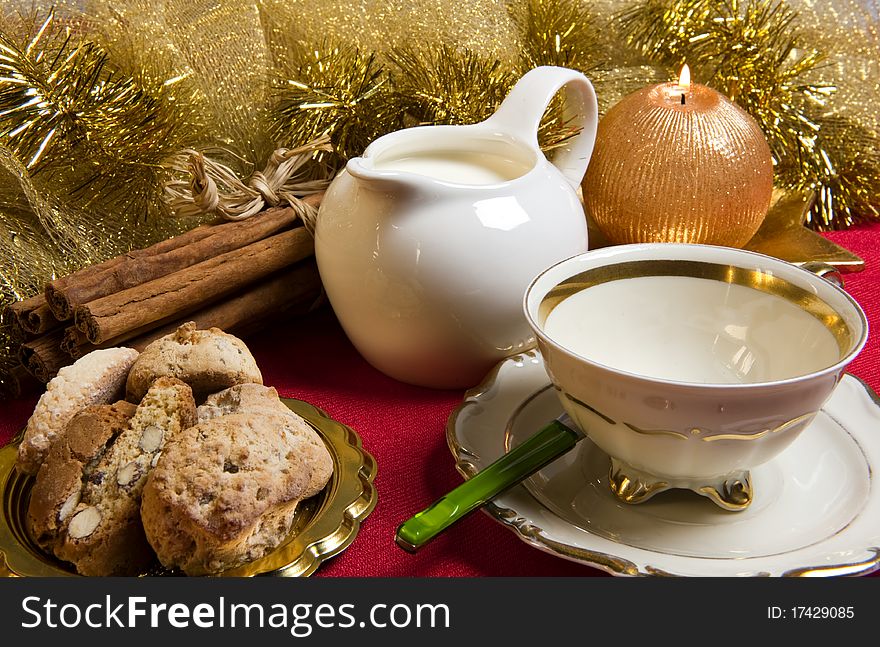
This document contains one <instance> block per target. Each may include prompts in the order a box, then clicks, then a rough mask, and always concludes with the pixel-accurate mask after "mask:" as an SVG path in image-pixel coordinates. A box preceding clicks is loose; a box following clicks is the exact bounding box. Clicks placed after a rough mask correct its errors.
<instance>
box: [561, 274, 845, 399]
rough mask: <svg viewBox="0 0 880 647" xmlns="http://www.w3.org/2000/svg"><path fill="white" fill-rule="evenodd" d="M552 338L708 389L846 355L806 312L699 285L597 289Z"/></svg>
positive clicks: (632, 282) (654, 280) (612, 363)
mask: <svg viewBox="0 0 880 647" xmlns="http://www.w3.org/2000/svg"><path fill="white" fill-rule="evenodd" d="M544 331H545V332H546V334H547V336H548V337H550V338H551V339H553V340H554V341H556V342H557V343H558V344H559V345H561V346H562V347H564V348H566V349H568V350H569V351H571V352H573V353H575V354H577V355H580V356H582V357H584V358H587V359H589V360H591V361H593V362H597V363H599V364H603V365H605V366H608V367H611V368H615V369H618V370H621V371H626V372H628V373H634V374H637V375H641V376H645V377H651V378H659V379H665V380H674V381H679V382H692V383H703V384H737V383H756V382H769V381H774V380H783V379H787V378H791V377H796V376H800V375H806V374H808V373H811V372H813V371H818V370H821V369H823V368H826V367H828V366H831V365H833V364H834V363H836V362H837V361H838V360H839V359H840V354H841V350H840V348H839V345H838V343H837V340H836V339H835V337H834V335H833V334H832V333H831V331H829V329H828V328H827V327H826V326H825V325H824V324H823V323H822V322H821V321H820V320H819V319H818V318H817V317H816V316H814V315H813V314H811V313H809V312H807V311H806V310H804V309H802V308H801V307H799V306H798V305H797V304H796V303H794V302H792V301H790V300H788V299H785V298H783V297H781V296H777V295H775V294H770V293H767V292H762V291H759V290H757V289H755V288H752V287H748V286H743V285H737V284H731V283H726V282H724V281H719V280H713V279H705V278H696V277H691V276H642V277H635V278H626V279H620V280H613V281H609V282H607V283H601V284H599V285H593V286H591V287H587V288H585V289H583V290H580V291H578V292H575V293H574V294H572V295H571V296H568V297H567V298H565V299H564V300H562V301H561V302H560V303H559V304H558V305H556V306H555V307H554V308H553V310H552V311H551V312H550V314H549V315H548V317H547V319H546V322H545V324H544Z"/></svg>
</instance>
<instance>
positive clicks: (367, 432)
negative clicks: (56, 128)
mask: <svg viewBox="0 0 880 647" xmlns="http://www.w3.org/2000/svg"><path fill="white" fill-rule="evenodd" d="M829 237H830V238H831V239H832V240H834V241H835V242H837V243H838V244H840V245H842V246H844V247H846V248H848V249H850V250H852V251H853V252H855V253H856V254H858V255H859V256H861V257H862V258H864V259H865V261H866V269H865V270H864V271H863V272H860V273H857V274H850V275H847V276H846V287H847V290H848V291H849V292H850V294H852V295H853V296H854V297H855V298H856V299H857V300H858V301H859V303H861V305H862V306H863V308H864V309H865V312H866V313H867V316H868V320H869V323H870V325H871V326H872V328H873V329H875V330H880V224H877V225H868V226H860V227H857V228H854V229H851V230H849V231H846V232H837V233H833V234H829ZM247 342H248V344H249V345H250V347H251V349H252V350H253V353H254V355H255V356H256V358H257V361H258V362H259V365H260V367H261V368H262V370H263V375H264V379H265V382H266V384H270V385H273V386H275V387H277V388H278V391H279V392H280V393H281V395H282V396H287V397H295V398H300V399H303V400H307V401H309V402H311V403H313V404H315V405H316V406H318V407H321V408H322V409H324V410H325V411H327V412H328V413H329V414H330V415H331V416H332V417H334V418H335V419H337V420H340V421H341V422H344V423H345V424H347V425H349V426H351V427H353V428H354V429H356V430H357V431H358V432H359V433H360V435H361V437H362V439H363V443H364V446H365V447H366V449H367V450H368V451H370V452H371V453H372V454H373V456H375V457H376V460H377V462H378V465H379V472H378V476H377V477H376V487H377V488H378V491H379V503H378V506H377V507H376V509H375V511H374V512H373V513H372V514H371V515H370V517H369V518H368V519H367V520H366V522H365V523H364V525H363V527H362V528H361V532H360V534H359V535H358V537H357V539H356V540H355V542H354V543H353V544H352V545H351V546H350V547H349V548H348V550H346V551H345V552H344V553H343V554H341V555H339V556H338V557H336V558H334V559H333V560H331V561H330V562H327V563H326V564H324V565H323V566H322V567H321V569H320V570H319V571H318V574H319V575H326V576H392V577H399V576H481V575H498V576H501V575H543V576H566V575H576V576H584V575H600V574H602V573H601V572H600V571H598V570H596V569H592V568H589V567H587V566H582V565H579V564H574V563H571V562H568V561H564V560H562V559H560V558H556V557H552V556H550V555H547V554H544V553H542V552H540V551H538V550H535V549H533V548H530V547H529V546H527V545H526V544H524V543H523V542H521V541H520V540H518V539H517V538H516V537H515V536H514V535H513V533H511V532H510V531H508V530H507V529H505V528H503V527H501V526H500V525H499V524H497V523H496V522H495V521H493V520H491V519H490V518H489V517H488V516H486V515H484V514H474V515H471V516H470V517H469V518H467V519H465V520H464V521H462V522H461V523H460V524H458V525H457V526H455V527H454V528H453V529H451V530H449V531H447V533H446V534H444V535H442V536H441V537H439V538H438V539H437V540H435V542H433V543H432V544H431V545H430V546H428V547H427V548H425V549H424V550H423V551H422V552H420V553H418V554H417V555H410V554H407V553H404V552H403V551H402V550H401V549H399V548H398V547H397V546H396V545H395V543H394V539H393V537H394V530H395V528H396V527H397V525H398V524H399V523H400V522H401V521H403V520H404V519H405V518H407V517H408V516H409V515H411V514H412V513H414V512H416V511H418V510H420V509H421V508H422V507H424V506H425V505H427V504H428V503H430V502H431V501H433V500H434V499H436V498H437V497H438V496H440V495H442V494H443V493H445V492H446V491H448V490H449V489H451V488H452V487H454V486H455V485H457V484H458V483H460V482H461V477H460V476H459V475H458V473H457V472H456V471H455V469H454V467H453V460H452V457H451V455H450V453H449V450H448V449H447V447H446V440H445V426H446V420H447V417H448V416H449V414H450V412H451V411H452V410H453V409H454V408H455V407H456V406H457V405H458V404H459V402H460V401H461V398H462V392H460V391H435V390H430V389H423V388H419V387H414V386H408V385H406V384H401V383H400V382H397V381H395V380H392V379H390V378H388V377H385V376H384V375H382V374H381V373H379V372H378V371H376V370H375V369H374V368H372V367H371V366H370V365H369V364H367V363H366V362H365V361H364V360H363V359H362V358H361V357H360V356H359V355H358V353H357V351H355V349H354V348H353V347H352V345H351V344H350V343H349V342H348V340H347V339H346V337H345V335H344V334H343V332H342V329H341V328H340V327H339V325H338V323H337V322H336V320H335V318H334V317H333V314H332V312H331V311H330V310H329V309H328V308H324V309H323V310H321V311H319V312H317V313H315V314H313V315H311V316H309V317H306V318H303V319H300V320H296V321H294V322H292V323H289V324H286V325H283V326H277V327H275V328H273V329H270V330H267V331H264V332H263V333H261V334H260V335H257V336H255V337H253V338H250V339H248V340H247ZM849 370H850V372H851V373H853V374H855V375H857V376H859V377H861V378H862V379H864V380H866V381H867V382H868V384H870V385H871V386H872V387H873V388H874V389H875V390H878V391H880V334H876V335H872V336H871V337H870V338H869V340H868V344H867V346H866V347H865V350H864V351H863V352H862V354H861V355H860V356H859V357H858V358H857V359H856V360H855V361H854V362H853V363H852V364H851V366H850V369H849ZM35 401H36V398H30V399H27V400H23V401H19V402H4V403H0V407H2V415H0V445H2V444H5V443H6V442H8V440H9V439H10V438H11V437H12V435H13V433H14V432H16V431H18V430H19V429H21V428H22V426H23V425H24V424H25V423H26V421H27V418H28V416H29V415H30V412H31V411H32V409H33V406H34V404H35Z"/></svg>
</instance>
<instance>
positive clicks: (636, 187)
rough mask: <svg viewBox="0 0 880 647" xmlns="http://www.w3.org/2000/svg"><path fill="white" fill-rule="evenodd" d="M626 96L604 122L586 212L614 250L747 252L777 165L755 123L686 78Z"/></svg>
mask: <svg viewBox="0 0 880 647" xmlns="http://www.w3.org/2000/svg"><path fill="white" fill-rule="evenodd" d="M686 67H687V66H685V70H683V71H682V72H683V74H682V78H681V79H679V82H678V83H675V82H672V83H661V84H659V85H654V86H650V87H647V88H644V89H642V90H639V91H637V92H634V93H632V94H630V95H628V96H626V97H624V98H623V99H622V100H621V101H620V102H619V103H618V104H617V105H615V106H614V107H613V108H611V110H609V111H608V113H607V114H606V115H605V117H604V118H603V119H602V120H601V121H600V122H599V131H598V134H597V138H596V146H595V149H594V151H593V156H592V159H591V160H590V166H589V168H588V169H587V174H586V175H585V176H584V181H583V189H584V205H585V207H586V209H587V212H588V213H589V214H590V215H591V216H592V217H593V219H594V220H595V222H596V224H597V225H598V226H599V228H600V229H601V230H602V232H603V233H604V234H605V235H606V236H607V237H608V239H609V240H610V241H611V242H613V243H637V242H684V243H706V244H711V245H727V246H730V247H741V246H743V245H744V244H745V243H747V242H748V241H749V239H750V238H751V237H752V236H753V235H754V233H755V232H756V231H757V230H758V227H760V225H761V222H762V220H763V219H764V216H765V215H766V214H767V209H768V208H769V206H770V194H771V192H772V189H773V160H772V158H771V155H770V148H769V146H768V145H767V140H766V139H765V138H764V134H763V133H762V132H761V129H760V128H759V127H758V124H757V123H755V120H754V119H752V117H751V116H750V115H749V114H748V113H746V112H745V111H744V110H742V109H741V108H740V107H738V106H737V105H735V104H734V103H732V102H731V101H730V100H728V99H727V98H726V97H724V96H723V95H721V94H720V93H718V92H716V91H715V90H713V89H711V88H709V87H706V86H705V85H698V84H693V85H691V84H690V82H689V79H685V78H684V73H685V71H686Z"/></svg>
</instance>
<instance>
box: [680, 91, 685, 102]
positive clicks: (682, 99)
mask: <svg viewBox="0 0 880 647" xmlns="http://www.w3.org/2000/svg"><path fill="white" fill-rule="evenodd" d="M681 105H685V98H684V92H682V93H681Z"/></svg>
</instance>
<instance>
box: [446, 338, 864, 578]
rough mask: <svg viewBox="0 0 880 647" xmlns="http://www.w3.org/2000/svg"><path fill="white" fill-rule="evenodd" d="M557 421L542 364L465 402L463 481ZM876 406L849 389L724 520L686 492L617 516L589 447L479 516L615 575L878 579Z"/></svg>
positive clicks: (497, 379)
mask: <svg viewBox="0 0 880 647" xmlns="http://www.w3.org/2000/svg"><path fill="white" fill-rule="evenodd" d="M560 413H562V407H561V406H560V405H559V403H558V400H557V398H556V393H555V390H554V389H553V387H552V386H551V385H550V381H549V378H548V377H547V374H546V373H545V371H544V362H543V360H542V358H541V355H540V353H539V352H537V351H530V352H528V353H525V354H522V355H517V356H515V357H512V358H509V359H506V360H504V361H503V362H501V363H500V364H499V365H498V367H497V368H496V369H495V371H493V372H492V374H490V375H489V377H488V378H487V379H486V381H485V382H484V383H483V384H482V385H480V386H479V387H477V388H475V389H472V390H470V391H468V393H467V394H466V396H465V399H464V402H463V403H462V405H461V406H459V407H458V409H456V411H455V412H454V413H453V414H452V416H451V417H450V419H449V425H448V428H447V439H448V441H449V446H450V448H451V449H452V453H453V455H454V456H455V458H456V462H457V466H458V469H459V471H461V472H462V474H464V475H465V476H466V477H467V476H469V475H472V474H474V473H476V472H478V471H479V470H481V469H483V468H484V467H486V466H487V465H489V464H490V463H491V462H493V461H494V460H496V459H497V458H498V457H499V456H501V454H502V453H504V452H505V451H506V449H507V448H508V447H514V446H516V445H517V444H518V443H520V442H522V440H523V439H525V438H527V437H529V436H530V435H532V434H534V433H535V432H536V431H537V430H538V429H540V428H541V427H542V426H543V425H545V424H546V423H547V422H549V421H551V420H553V419H554V418H556V417H557V416H558V415H559V414H560ZM878 466H880V399H878V397H877V395H876V394H874V392H873V391H872V390H871V389H870V388H869V387H868V386H867V385H865V384H864V383H863V382H861V381H860V380H859V379H858V378H855V377H853V376H851V375H847V376H845V377H844V379H843V380H842V381H841V382H840V384H839V385H838V387H837V389H836V390H835V392H834V395H833V396H832V397H831V399H830V400H829V401H828V403H827V404H826V405H825V407H824V408H823V409H822V412H821V413H820V414H819V415H818V416H816V419H815V420H814V422H813V423H812V424H811V425H810V427H809V428H808V429H806V430H804V432H803V433H802V434H801V435H800V437H799V438H798V439H797V440H795V442H794V443H792V445H791V446H790V447H789V448H788V449H786V450H785V451H784V452H782V453H781V454H780V455H779V456H777V457H776V458H775V459H774V460H772V461H770V462H769V463H765V464H764V465H761V466H759V467H757V468H755V469H754V470H752V484H753V487H754V500H753V502H752V504H751V506H749V508H748V509H746V510H744V511H741V512H728V511H725V510H722V509H720V508H719V507H718V506H716V505H714V504H713V503H712V502H711V501H708V500H707V499H705V498H704V497H700V496H697V495H695V494H693V493H690V492H682V491H673V492H666V493H661V494H658V495H657V496H656V497H655V498H654V499H651V500H649V501H647V502H645V503H642V504H639V505H628V504H626V503H622V502H620V501H619V500H618V499H617V498H616V497H615V496H614V495H613V494H612V493H611V491H610V489H609V486H608V467H609V459H608V457H607V455H605V454H604V453H603V452H602V451H601V450H599V449H598V448H597V447H596V446H595V445H593V444H592V443H591V442H590V440H589V439H586V440H582V441H581V442H580V443H579V444H578V446H577V447H576V448H575V449H573V450H571V451H570V452H569V453H568V454H566V455H565V456H562V457H561V458H559V459H557V460H556V461H554V462H553V463H552V464H550V465H548V466H547V467H545V468H544V469H542V470H540V471H539V472H538V473H537V474H535V475H534V476H532V477H531V478H530V479H529V480H528V481H526V482H525V483H524V484H523V485H519V486H517V487H515V488H512V489H511V490H508V491H507V492H505V493H503V494H502V495H500V496H498V497H496V499H495V500H494V501H493V502H492V503H491V504H489V505H487V506H485V507H484V510H486V511H487V512H488V513H489V514H490V515H491V516H493V517H494V518H495V519H497V520H498V521H500V522H501V523H503V524H504V525H506V526H508V527H509V528H511V529H512V530H514V531H515V532H516V533H517V535H518V536H519V537H520V538H521V539H523V540H524V541H525V542H527V543H529V544H531V545H532V546H535V547H536V548H539V549H541V550H543V551H545V552H549V553H552V554H555V555H559V556H561V557H565V558H567V559H570V560H573V561H577V562H582V563H585V564H589V565H591V566H596V567H598V568H602V569H604V570H606V571H608V572H610V573H613V574H615V575H685V576H734V575H772V576H780V575H801V576H826V575H863V574H866V573H870V572H872V571H874V570H876V569H878V568H880V488H878V484H877V481H876V479H874V478H873V473H874V472H875V471H876V469H877V467H878Z"/></svg>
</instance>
